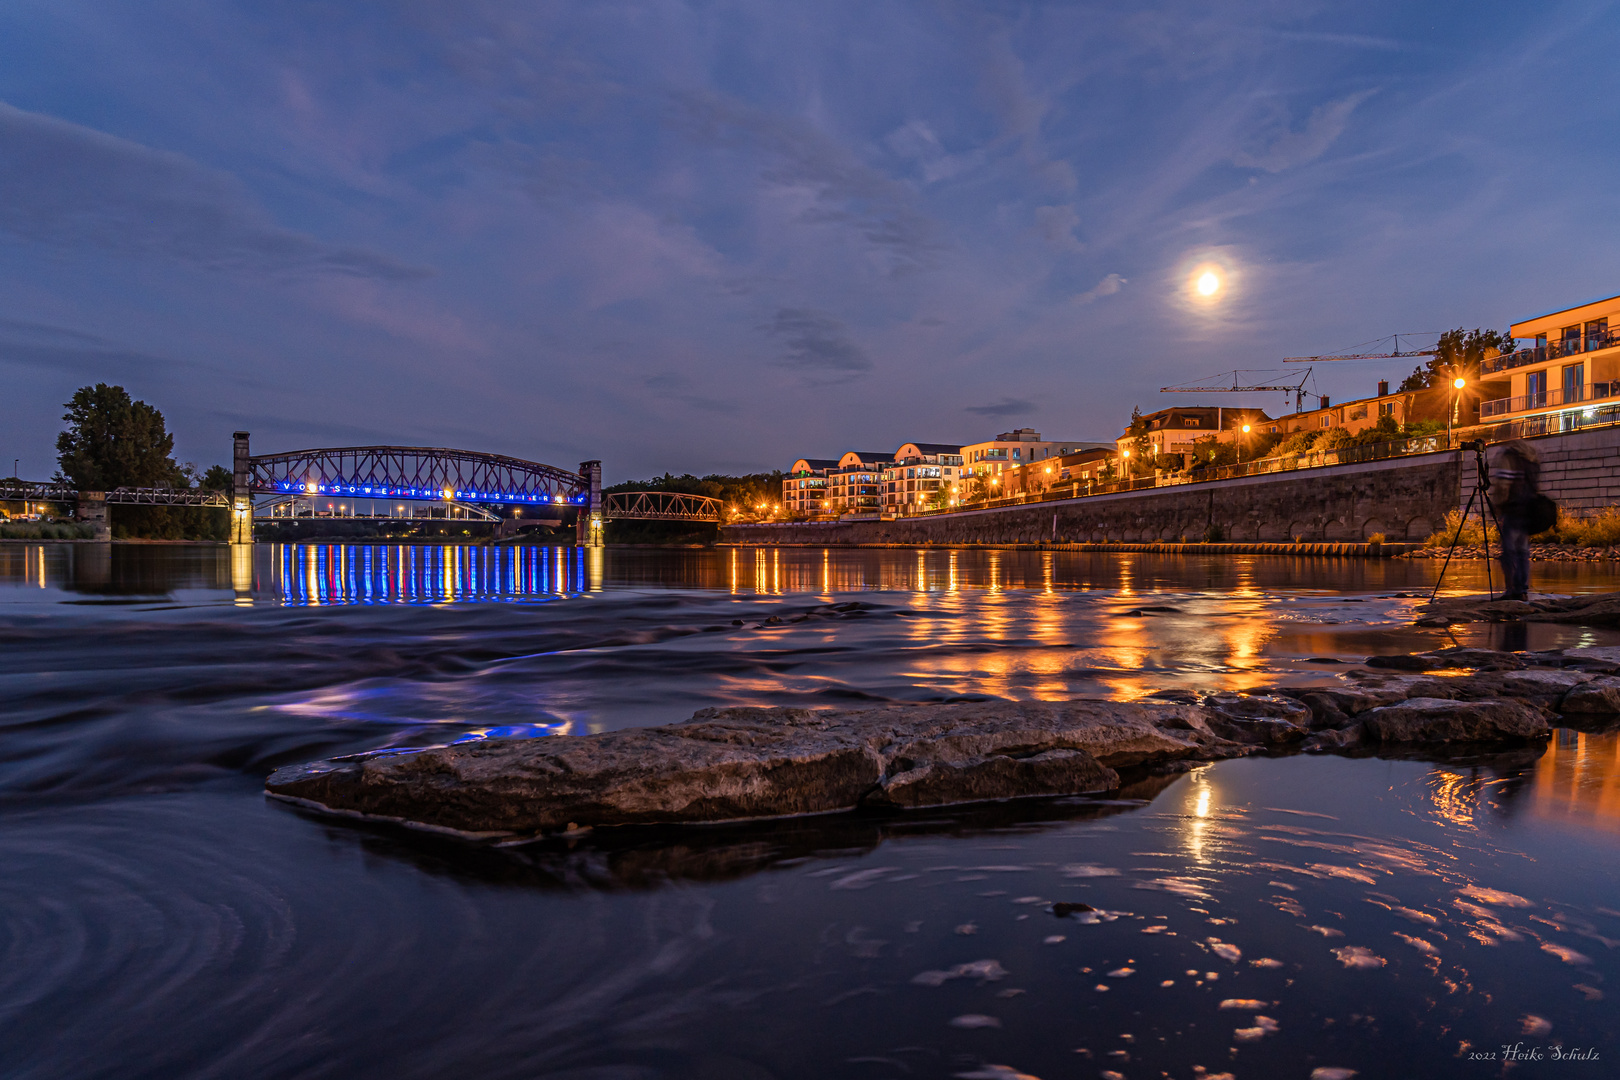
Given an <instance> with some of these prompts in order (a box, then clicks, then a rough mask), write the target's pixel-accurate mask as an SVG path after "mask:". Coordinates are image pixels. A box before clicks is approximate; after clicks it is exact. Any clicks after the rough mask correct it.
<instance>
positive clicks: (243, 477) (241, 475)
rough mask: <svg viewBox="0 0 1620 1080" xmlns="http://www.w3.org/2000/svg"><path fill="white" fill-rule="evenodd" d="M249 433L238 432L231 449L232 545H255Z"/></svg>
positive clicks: (233, 437)
mask: <svg viewBox="0 0 1620 1080" xmlns="http://www.w3.org/2000/svg"><path fill="white" fill-rule="evenodd" d="M248 434H249V433H248V432H246V431H238V432H236V433H235V434H234V435H233V436H232V439H233V445H232V448H231V543H233V544H251V543H253V491H252V489H251V487H250V485H251V483H252V480H253V465H252V463H251V462H250V461H249V460H248V458H249V457H250V456H251V455H250V454H249V452H248Z"/></svg>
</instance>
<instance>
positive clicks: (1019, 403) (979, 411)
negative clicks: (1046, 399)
mask: <svg viewBox="0 0 1620 1080" xmlns="http://www.w3.org/2000/svg"><path fill="white" fill-rule="evenodd" d="M1038 408H1040V406H1038V405H1036V404H1035V403H1034V402H1033V401H1026V400H1024V399H1023V398H1010V397H1004V398H1002V399H1001V400H1000V401H997V402H995V403H993V404H990V405H969V406H968V407H967V408H965V409H963V410H962V411H963V412H970V413H972V414H973V415H974V416H1027V415H1028V414H1030V413H1032V412H1034V411H1035V410H1036V409H1038Z"/></svg>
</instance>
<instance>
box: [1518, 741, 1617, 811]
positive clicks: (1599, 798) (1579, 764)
mask: <svg viewBox="0 0 1620 1080" xmlns="http://www.w3.org/2000/svg"><path fill="white" fill-rule="evenodd" d="M1530 805H1531V808H1532V810H1533V812H1534V813H1535V815H1536V816H1537V817H1540V818H1549V819H1553V820H1557V821H1566V822H1572V823H1575V824H1580V825H1588V826H1596V827H1597V828H1601V829H1607V830H1610V831H1620V732H1616V731H1611V732H1607V733H1605V734H1601V735H1589V734H1585V733H1583V732H1576V731H1565V730H1559V731H1556V732H1554V733H1553V739H1552V741H1551V742H1550V743H1549V744H1548V746H1547V752H1546V753H1545V754H1543V755H1542V756H1541V759H1540V760H1539V761H1537V762H1536V771H1535V779H1534V781H1533V783H1532V784H1531V803H1530Z"/></svg>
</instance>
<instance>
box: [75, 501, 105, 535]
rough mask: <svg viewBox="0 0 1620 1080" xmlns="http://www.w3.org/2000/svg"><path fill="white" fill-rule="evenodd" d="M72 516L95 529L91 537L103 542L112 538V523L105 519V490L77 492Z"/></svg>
mask: <svg viewBox="0 0 1620 1080" xmlns="http://www.w3.org/2000/svg"><path fill="white" fill-rule="evenodd" d="M73 517H74V519H75V520H77V521H80V522H83V523H84V524H86V525H89V526H90V527H91V528H92V529H94V530H95V534H94V537H93V539H96V540H100V541H103V542H106V541H110V540H112V525H111V524H110V523H109V522H108V520H107V493H106V492H105V491H81V492H79V505H78V509H77V510H76V511H74V514H73Z"/></svg>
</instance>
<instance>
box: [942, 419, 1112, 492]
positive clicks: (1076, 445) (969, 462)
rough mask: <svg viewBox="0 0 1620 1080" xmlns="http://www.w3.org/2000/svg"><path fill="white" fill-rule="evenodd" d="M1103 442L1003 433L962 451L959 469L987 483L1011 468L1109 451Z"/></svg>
mask: <svg viewBox="0 0 1620 1080" xmlns="http://www.w3.org/2000/svg"><path fill="white" fill-rule="evenodd" d="M1113 448H1114V445H1113V444H1112V443H1105V442H1088V441H1086V440H1085V439H1058V440H1051V439H1042V438H1041V433H1040V432H1038V431H1036V430H1035V429H1034V428H1018V429H1017V430H1014V431H1005V432H1002V433H1001V434H1000V435H997V436H996V437H995V438H994V439H991V440H989V441H987V442H980V443H973V444H971V445H969V446H964V447H962V460H963V465H964V467H965V468H966V469H967V474H968V475H969V476H972V477H977V478H982V479H985V480H988V479H990V478H992V477H996V476H999V475H1001V474H1002V473H1004V472H1006V471H1007V470H1008V469H1010V468H1012V467H1013V466H1015V465H1028V464H1029V463H1030V462H1032V461H1046V460H1047V459H1049V458H1054V457H1062V456H1063V455H1064V454H1072V453H1075V452H1076V451H1079V450H1097V449H1107V450H1112V449H1113Z"/></svg>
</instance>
